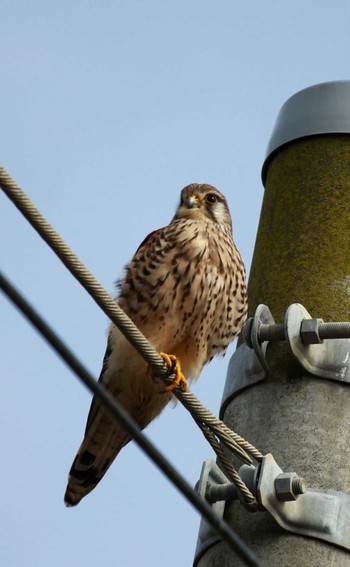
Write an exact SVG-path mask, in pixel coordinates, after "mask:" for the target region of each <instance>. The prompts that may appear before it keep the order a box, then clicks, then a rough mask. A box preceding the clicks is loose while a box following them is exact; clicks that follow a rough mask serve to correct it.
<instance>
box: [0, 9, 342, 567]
mask: <svg viewBox="0 0 350 567" xmlns="http://www.w3.org/2000/svg"><path fill="white" fill-rule="evenodd" d="M0 18H1V34H0V71H1V74H0V77H1V79H0V85H1V88H0V97H1V107H0V116H1V121H0V124H1V141H0V144H1V162H2V164H3V166H4V167H5V168H7V169H8V171H9V172H10V174H12V175H13V177H14V178H15V179H16V181H17V182H18V183H19V184H20V185H21V186H22V187H23V189H24V190H25V191H26V192H27V193H28V195H29V196H30V197H31V198H32V200H33V201H34V202H35V203H36V204H37V206H38V207H39V208H40V209H41V211H42V212H43V213H44V214H46V215H47V217H48V219H49V221H50V222H51V224H53V226H54V227H55V228H56V229H57V230H58V231H59V232H60V233H61V234H62V236H63V237H64V238H65V239H66V240H67V242H68V243H69V244H70V245H71V246H72V247H73V248H74V249H75V251H76V252H77V254H78V255H80V256H81V258H82V260H83V261H84V262H85V263H86V264H87V266H88V267H89V268H90V269H91V270H92V271H93V272H94V273H95V274H96V276H97V277H98V278H99V279H100V281H101V282H102V283H103V285H104V286H105V287H106V288H107V289H108V290H109V291H110V292H113V289H114V288H113V282H114V281H115V280H116V279H117V278H118V277H119V276H120V274H121V273H122V268H123V265H124V264H125V263H126V262H127V261H128V260H129V259H130V257H131V256H132V254H133V253H134V251H135V249H136V248H137V246H138V244H139V243H140V242H141V241H142V240H143V238H144V237H145V235H146V234H147V233H148V232H150V231H151V230H154V229H156V228H159V227H160V226H162V225H165V224H167V223H168V221H169V220H170V219H171V217H172V215H173V213H174V210H175V207H176V205H177V202H178V198H179V191H180V189H181V188H182V187H183V186H184V185H186V184H188V183H190V182H194V181H197V182H208V183H212V184H214V185H216V186H217V187H218V188H219V189H220V190H221V191H222V192H223V193H225V195H226V196H227V198H228V201H229V204H230V208H231V212H232V217H233V224H234V235H235V239H236V242H237V244H238V246H239V248H240V250H241V252H242V255H243V257H244V258H245V261H246V264H247V267H248V268H249V266H250V261H251V257H252V253H253V248H254V241H255V234H256V230H257V223H258V219H259V212H260V206H261V200H262V196H263V188H262V185H261V180H260V171H261V166H262V163H263V159H264V153H265V148H266V145H267V142H268V139H269V136H270V134H271V131H272V128H273V125H274V121H275V119H276V116H277V113H278V111H279V109H280V107H281V105H282V104H283V103H284V102H285V100H286V99H287V98H289V97H290V96H291V95H293V94H294V93H295V92H297V91H298V90H300V89H302V88H304V87H307V86H309V85H312V84H315V83H319V82H323V81H330V80H335V79H349V78H350V77H349V73H350V39H349V38H350V7H349V1H348V0H321V1H320V0H309V1H305V0H293V1H285V2H281V1H280V0H267V1H265V2H262V1H258V0H250V1H249V0H248V1H245V2H237V1H234V0H215V1H209V0H187V1H184V0H176V1H175V0H168V1H156V0H149V1H141V0H138V1H137V0H128V1H126V0H123V1H121V0H119V1H118V0H114V1H111V0H102V1H99V2H97V1H88V0H86V1H83V0H77V1H69V2H68V1H67V0H60V1H57V0H53V1H51V2H44V1H43V0H31V1H30V2H29V1H24V0H18V1H16V0H11V1H9V0H2V2H1V3H0ZM0 225H1V239H0V254H1V266H2V268H3V269H4V271H5V273H6V274H7V275H8V277H10V278H11V279H12V280H13V281H14V282H15V283H16V285H17V286H18V287H19V289H21V290H22V291H23V292H24V293H25V294H26V297H27V298H28V299H30V301H32V302H33V304H34V305H35V306H36V307H37V308H38V309H39V310H40V311H41V313H42V314H44V316H45V317H46V318H47V320H48V321H49V322H50V323H51V324H52V325H53V326H54V327H55V328H56V329H57V331H58V332H59V333H60V334H61V336H62V337H63V338H64V339H65V340H66V341H67V342H68V343H69V344H70V345H71V346H72V348H73V349H74V351H75V352H76V353H77V354H78V355H79V356H80V357H81V358H82V360H83V361H84V362H85V363H86V365H87V366H88V367H89V368H90V369H91V370H92V372H93V373H94V374H95V375H98V373H99V371H100V366H101V361H102V357H103V354H104V349H105V339H106V328H107V321H106V318H105V316H104V315H103V314H102V313H101V312H100V311H99V309H98V308H97V307H96V306H95V304H94V303H93V302H92V300H91V299H90V298H89V297H88V296H87V294H86V293H85V292H84V291H83V290H82V289H81V288H80V286H79V285H78V284H77V283H76V282H75V281H73V279H72V278H71V276H70V275H69V274H68V273H67V272H66V270H65V269H64V268H63V266H61V264H60V263H59V261H58V260H57V259H56V258H55V257H54V255H53V253H52V252H51V251H50V250H49V249H48V248H47V246H46V245H45V244H44V243H43V242H42V241H41V240H40V238H39V237H38V236H37V235H36V234H35V233H34V231H33V230H32V229H31V228H30V227H29V225H28V224H27V223H26V221H25V220H24V219H23V218H22V217H21V215H20V214H19V213H18V212H17V211H16V210H15V208H14V206H13V205H12V204H11V203H10V202H9V201H8V200H7V198H6V197H5V196H4V195H3V194H0ZM0 317H1V325H0V345H1V347H0V349H1V358H0V368H1V377H2V380H1V395H0V431H1V446H2V459H1V460H2V465H1V468H0V533H1V545H0V565H6V566H7V567H18V566H22V565H26V567H44V566H45V567H46V566H47V565H50V567H58V566H61V565H66V566H70V565H74V566H77V565H84V567H90V566H96V565H104V566H105V567H112V566H113V567H114V566H116V565H124V564H128V565H131V566H134V565H135V566H136V565H152V566H155V567H161V566H163V565H167V567H180V566H181V567H183V566H187V565H191V563H192V558H193V553H194V549H195V545H196V539H197V532H198V524H199V517H198V515H197V513H196V512H195V511H193V510H192V509H191V508H190V507H189V506H188V504H187V502H185V500H184V499H183V498H182V497H181V496H180V495H179V494H178V493H177V492H176V491H175V489H174V488H173V487H172V486H171V485H170V484H169V483H168V482H167V481H166V480H165V479H164V478H163V477H162V476H161V475H160V474H159V472H158V470H157V469H155V468H154V466H153V465H152V464H151V463H150V462H149V461H148V460H147V459H146V458H145V457H144V455H143V454H142V453H141V452H140V451H139V450H138V448H137V447H136V446H133V445H132V444H131V445H129V446H128V447H127V448H126V449H125V450H124V451H123V452H122V453H121V455H120V457H118V460H117V461H116V462H115V464H114V465H113V466H112V468H111V469H110V471H109V472H108V474H107V475H106V477H105V478H104V480H103V481H102V482H101V484H100V485H99V486H98V487H97V488H96V490H95V491H94V492H93V493H92V494H91V495H90V496H88V497H87V498H86V499H85V500H84V501H83V502H82V503H81V505H80V506H78V508H76V509H69V510H68V509H66V508H65V507H64V505H63V493H64V488H65V483H66V476H67V472H68V469H69V467H70V465H71V461H72V458H73V457H74V455H75V452H76V449H77V447H78V445H79V443H80V441H81V437H82V434H83V429H84V426H85V419H86V415H87V412H88V407H89V403H90V399H89V394H88V393H87V392H86V391H85V390H84V389H83V388H82V387H81V385H80V384H79V383H78V382H77V380H76V379H75V378H74V377H73V376H72V374H71V373H70V372H69V371H68V370H67V369H66V367H65V366H63V364H62V363H61V361H60V360H58V359H57V358H56V356H55V355H54V354H53V353H52V352H51V350H49V349H48V347H47V346H46V345H45V344H44V343H43V342H42V340H41V338H39V337H38V336H37V335H36V334H35V333H34V332H33V330H32V329H31V328H30V327H29V326H28V324H27V323H26V322H25V321H24V319H22V317H21V316H20V315H19V314H18V313H17V312H16V311H15V309H14V308H13V307H12V305H10V304H9V303H8V302H7V300H6V299H5V298H4V297H3V296H1V297H0ZM232 352H233V349H232V348H231V350H230V354H232ZM228 361H229V356H227V357H226V358H225V359H220V360H217V361H215V362H213V363H212V364H211V365H210V366H209V367H208V368H207V369H206V370H205V371H204V372H203V374H202V376H201V378H200V380H199V382H198V383H197V385H196V386H195V388H194V391H195V393H196V394H197V395H198V396H199V398H200V399H201V400H202V401H203V402H204V404H205V405H207V406H208V407H210V408H211V409H212V410H213V411H214V412H215V413H218V410H219V405H220V399H221V394H222V390H223V385H224V381H225V374H226V368H227V364H228ZM148 434H149V436H150V438H152V440H153V441H154V442H155V443H156V444H157V446H158V447H159V448H160V449H161V450H162V451H164V453H165V454H166V455H167V456H168V457H169V459H170V460H171V461H172V462H173V463H174V464H176V466H177V467H178V469H179V470H180V471H182V472H183V474H184V476H185V477H186V478H187V479H188V480H189V482H191V483H192V484H193V485H194V484H195V482H196V481H197V479H198V477H199V474H200V470H201V465H202V461H203V460H204V459H206V458H207V457H210V456H212V452H211V450H210V447H209V446H208V445H207V444H206V443H205V441H204V440H203V439H202V436H201V433H200V431H199V430H198V429H197V428H196V426H195V425H194V423H193V422H192V421H191V418H190V417H189V416H188V415H187V414H186V412H185V410H183V409H182V408H181V407H180V406H177V407H176V408H175V409H172V408H168V409H167V410H166V411H165V413H164V414H163V415H162V417H161V418H160V419H159V420H158V421H157V422H156V423H154V424H153V425H152V426H151V427H150V428H149V429H148ZM267 447H268V440H267ZM263 449H265V448H263Z"/></svg>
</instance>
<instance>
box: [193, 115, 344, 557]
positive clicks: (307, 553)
mask: <svg viewBox="0 0 350 567" xmlns="http://www.w3.org/2000/svg"><path fill="white" fill-rule="evenodd" d="M349 112H350V111H349ZM248 291H249V301H250V308H249V311H250V315H253V314H254V311H255V308H256V306H257V305H258V304H259V303H265V304H266V305H268V307H269V308H270V310H271V313H272V315H273V317H274V319H275V321H276V323H281V322H283V317H284V313H285V311H286V309H287V307H288V306H289V305H290V304H292V303H296V302H298V303H301V304H303V305H304V307H305V308H306V309H307V310H308V311H309V313H310V314H311V315H312V317H320V318H323V319H324V320H325V321H349V320H350V135H345V134H335V135H333V134H326V135H313V136H310V137H305V138H300V139H296V140H293V141H291V142H290V143H288V144H286V145H282V146H281V147H279V148H278V149H277V150H276V151H275V152H274V153H272V156H270V161H269V162H268V166H267V174H266V181H265V195H264V201H263V207H262V212H261V218H260V224H259V229H258V234H257V240H256V246H255V251H254V257H253V263H252V267H251V272H250V278H249V287H248ZM267 362H268V365H269V368H270V372H269V374H268V376H267V377H266V378H265V379H264V380H263V381H262V382H259V383H258V384H255V385H253V386H251V387H248V388H247V389H246V390H244V391H242V392H240V393H239V394H238V395H237V396H236V397H234V398H233V399H232V400H230V401H229V402H228V403H227V406H226V409H225V411H224V416H223V417H224V421H225V422H226V424H227V425H228V426H229V427H231V428H232V429H234V430H235V431H237V432H238V433H239V434H240V435H242V436H243V437H245V438H246V439H248V440H249V441H250V442H251V443H253V444H254V445H255V446H256V447H257V448H258V449H259V450H260V451H261V452H263V453H268V452H271V453H272V454H273V456H274V458H275V459H276V461H277V463H278V464H279V466H280V467H281V468H282V469H283V470H284V471H295V472H297V473H298V474H299V475H300V476H302V477H304V478H305V480H306V482H307V484H308V486H309V487H310V488H311V487H314V488H319V489H325V490H327V489H328V490H337V491H341V492H346V493H349V492H350V384H345V383H341V382H337V381H335V380H325V379H321V378H318V377H317V376H311V375H310V374H308V373H307V372H306V371H305V370H303V369H302V367H301V366H300V365H299V363H298V361H297V360H296V359H294V358H293V356H292V354H290V352H289V349H288V347H287V344H286V343H285V342H278V343H277V342H275V343H271V344H270V345H269V349H268V356H267ZM236 464H237V465H238V466H239V463H236ZM226 510H227V511H226V515H227V519H228V520H229V522H230V523H231V524H232V526H233V527H234V528H235V529H236V530H237V532H238V533H239V535H240V536H241V537H242V538H243V540H244V541H246V542H247V544H248V545H250V546H251V547H252V548H253V550H254V551H255V552H256V554H257V556H258V557H259V558H260V559H261V560H262V561H263V562H264V563H265V564H266V565H268V566H269V567H291V566H293V567H319V566H321V565H322V567H327V566H330V567H335V566H337V567H350V552H347V551H346V550H344V549H341V548H337V547H335V546H333V545H330V544H327V543H325V542H322V541H321V540H317V539H312V538H307V537H303V536H298V535H294V534H291V533H290V532H287V531H284V530H283V529H282V528H280V527H279V526H278V524H277V523H276V522H275V521H274V520H273V519H272V518H271V516H270V515H269V514H268V513H267V512H256V513H250V512H248V511H246V510H245V509H244V508H243V507H242V506H241V505H239V504H238V503H234V504H233V505H232V506H231V507H227V508H226ZM243 565H244V563H243V562H241V561H239V560H237V559H236V558H233V557H232V556H231V555H230V553H229V551H228V550H227V548H226V547H225V545H224V544H222V543H220V542H217V543H215V544H214V545H212V546H211V547H210V546H209V545H208V548H207V550H206V551H205V553H204V554H203V556H202V557H201V559H199V561H198V566H199V567H209V566H210V567H241V566H243Z"/></svg>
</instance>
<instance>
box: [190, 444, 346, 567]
mask: <svg viewBox="0 0 350 567" xmlns="http://www.w3.org/2000/svg"><path fill="white" fill-rule="evenodd" d="M238 472H239V475H240V477H241V478H242V480H244V482H245V483H246V484H247V485H248V486H249V488H250V490H251V491H252V492H253V493H254V494H255V495H256V496H257V498H258V500H259V503H260V505H261V508H259V509H258V510H257V511H258V512H259V511H260V512H261V511H267V512H268V513H269V514H270V515H271V516H272V517H273V518H274V519H275V520H276V522H277V523H278V524H279V525H280V526H281V527H282V528H283V529H285V530H286V531H288V532H291V533H294V534H298V535H303V536H308V537H313V538H316V539H320V540H322V541H326V542H328V543H331V544H333V545H338V546H340V547H343V548H344V549H347V550H349V551H350V495H349V494H345V493H342V492H336V491H334V490H317V489H307V488H306V485H305V482H304V480H303V479H301V478H300V477H298V475H297V474H296V473H284V472H283V471H282V469H281V468H280V467H279V466H278V464H277V463H276V461H275V459H274V458H273V456H272V455H271V454H267V455H265V456H264V457H263V459H262V462H261V463H260V464H259V465H258V466H257V467H253V466H251V465H243V466H242V467H241V468H240V469H239V471H238ZM197 490H198V492H199V493H200V494H201V496H202V497H203V498H205V499H206V500H207V501H209V502H211V503H212V506H213V507H214V509H215V511H216V512H217V514H219V516H220V517H221V518H222V517H223V516H224V512H225V507H226V503H227V502H232V501H233V500H237V499H239V496H238V491H237V490H236V487H235V486H234V485H233V484H232V483H231V482H230V481H229V480H228V478H227V477H226V476H225V474H224V473H223V472H222V471H221V469H219V467H218V466H217V465H216V464H215V463H214V461H212V460H210V459H209V460H207V461H205V462H204V463H203V467H202V472H201V477H200V480H199V481H198V483H197ZM219 542H220V538H219V537H218V536H217V535H216V533H215V532H213V531H212V529H211V528H210V526H209V525H208V524H207V523H206V521H205V520H203V519H202V520H201V524H200V528H199V534H198V540H197V547H196V552H195V559H194V566H196V565H197V564H198V561H199V559H200V558H201V557H202V555H203V554H204V553H205V551H207V550H208V548H209V547H212V546H213V545H214V544H216V543H219Z"/></svg>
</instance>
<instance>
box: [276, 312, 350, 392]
mask: <svg viewBox="0 0 350 567" xmlns="http://www.w3.org/2000/svg"><path fill="white" fill-rule="evenodd" d="M308 320H312V317H311V315H310V314H309V313H308V312H307V311H306V309H305V308H304V307H303V306H302V305H300V303H294V304H293V305H290V306H289V307H288V309H287V311H286V315H285V320H284V329H285V336H286V339H287V341H288V344H289V346H290V348H291V351H292V353H293V354H294V356H295V358H296V359H297V360H298V361H299V362H300V364H301V365H302V367H303V368H304V369H305V370H307V372H310V374H313V375H316V376H319V377H320V378H328V379H329V380H338V381H340V382H350V340H349V339H325V340H324V341H322V342H318V344H307V342H306V340H305V338H304V340H303V336H305V335H306V334H307V333H308V330H307V329H306V328H305V322H307V321H308ZM302 327H304V329H302Z"/></svg>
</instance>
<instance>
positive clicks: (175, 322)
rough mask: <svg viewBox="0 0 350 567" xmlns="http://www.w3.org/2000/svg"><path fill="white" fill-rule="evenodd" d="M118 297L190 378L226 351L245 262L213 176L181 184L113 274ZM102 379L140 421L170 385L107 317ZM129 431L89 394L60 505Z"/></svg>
mask: <svg viewBox="0 0 350 567" xmlns="http://www.w3.org/2000/svg"><path fill="white" fill-rule="evenodd" d="M117 303H118V304H119V305H120V307H121V308H122V309H123V310H124V311H125V312H126V313H127V314H128V315H129V317H130V318H131V319H132V320H133V321H134V323H135V324H136V325H137V326H138V327H139V329H141V331H142V332H143V333H144V335H145V336H146V337H147V338H148V340H149V341H150V342H151V343H152V345H153V346H154V347H155V348H156V349H157V350H158V351H159V352H160V351H163V352H165V353H171V354H173V355H175V356H176V358H177V359H178V360H179V361H181V367H182V372H183V374H184V375H185V376H186V378H187V379H188V380H190V381H191V380H194V379H196V378H197V377H198V375H199V374H200V372H201V370H202V368H203V366H204V365H205V364H206V363H207V362H209V361H210V360H211V359H212V358H213V356H214V355H216V354H219V353H222V354H224V353H225V351H226V349H227V346H228V344H229V343H230V341H232V339H233V338H234V337H235V336H236V335H237V334H238V333H239V331H240V330H241V327H242V325H243V323H244V320H245V318H246V313H247V292H246V286H245V269H244V264H243V261H242V258H241V256H240V253H239V252H238V250H237V248H236V246H235V244H234V242H233V239H232V222H231V216H230V212H229V209H228V206H227V202H226V199H225V197H224V196H223V195H222V194H221V193H220V191H218V190H217V189H215V187H212V186H211V185H205V184H196V183H193V184H192V185H188V186H187V187H185V188H184V189H183V190H182V192H181V199H180V204H179V207H178V209H177V211H176V214H175V216H174V218H173V219H172V221H171V223H170V224H169V225H168V226H166V227H164V228H160V229H159V230H156V231H154V232H151V234H149V235H148V236H147V238H145V240H144V241H143V242H142V244H141V245H140V246H139V248H138V250H137V251H136V253H135V255H134V257H133V259H132V260H131V262H130V264H129V265H128V266H127V268H126V271H125V275H124V277H123V279H122V280H121V282H120V283H119V296H118V298H117ZM100 381H101V382H102V383H103V384H104V386H105V387H106V388H107V389H108V390H109V391H110V392H111V394H113V396H114V397H115V398H116V399H117V400H118V401H119V402H120V403H121V404H122V405H123V406H124V408H125V409H126V410H127V411H128V412H129V414H130V415H131V416H132V417H133V418H134V420H135V421H136V422H137V423H138V424H139V426H140V427H141V428H144V427H146V426H147V425H148V424H149V423H150V422H151V421H152V420H153V419H155V418H156V417H157V416H158V415H159V414H160V413H161V411H162V410H163V409H164V407H165V406H166V405H167V403H168V402H169V400H170V399H172V398H173V394H172V393H171V392H170V391H166V388H165V386H164V383H163V382H162V381H161V380H156V379H155V377H153V378H152V377H151V376H150V373H149V370H148V367H147V365H146V363H145V361H144V360H143V359H142V358H141V356H140V355H139V354H138V353H137V352H136V351H135V350H134V348H133V347H132V346H131V345H130V343H129V342H128V341H127V340H126V338H125V337H124V336H123V335H122V333H121V332H120V331H119V330H118V328H117V327H115V326H114V325H113V324H112V325H111V327H110V330H109V336H108V344H107V350H106V354H105V357H104V360H103V367H102V371H101V375H100ZM129 441H130V436H129V435H128V434H127V433H126V432H125V431H124V430H123V428H122V427H121V426H119V425H118V424H117V423H115V422H114V421H113V420H112V419H111V417H110V416H109V415H108V413H107V412H105V411H104V409H103V408H102V407H101V406H100V405H99V403H98V402H97V401H96V400H95V399H93V401H92V404H91V408H90V412H89V415H88V419H87V425H86V430H85V437H84V440H83V442H82V444H81V446H80V448H79V451H78V453H77V456H76V457H75V460H74V462H73V465H72V468H71V470H70V473H69V479H68V486H67V490H66V493H65V503H66V504H67V506H75V505H76V504H78V503H79V502H80V500H81V499H82V498H83V497H84V496H86V494H88V493H89V492H91V491H92V490H93V489H94V488H95V486H96V485H97V483H98V482H99V481H100V480H101V478H102V477H103V476H104V474H105V473H106V471H107V469H108V468H109V467H110V465H111V464H112V462H113V461H114V459H115V457H116V456H117V455H118V453H119V451H120V450H121V449H122V448H123V447H124V445H126V444H127V443H128V442H129Z"/></svg>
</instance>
